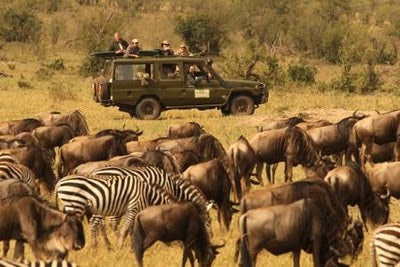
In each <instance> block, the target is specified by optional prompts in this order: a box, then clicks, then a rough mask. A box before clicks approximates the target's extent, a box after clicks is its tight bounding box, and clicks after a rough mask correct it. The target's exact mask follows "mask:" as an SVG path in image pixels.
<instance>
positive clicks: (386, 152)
mask: <svg viewBox="0 0 400 267" xmlns="http://www.w3.org/2000/svg"><path fill="white" fill-rule="evenodd" d="M395 144H396V143H395V142H390V143H386V144H383V145H378V144H375V143H373V144H372V151H371V160H372V162H373V163H381V162H386V161H392V160H393V150H394V146H395Z"/></svg>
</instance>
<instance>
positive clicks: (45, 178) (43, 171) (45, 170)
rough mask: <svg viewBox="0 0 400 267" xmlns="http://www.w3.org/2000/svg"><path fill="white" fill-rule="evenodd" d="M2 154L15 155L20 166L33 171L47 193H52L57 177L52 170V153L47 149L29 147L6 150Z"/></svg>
mask: <svg viewBox="0 0 400 267" xmlns="http://www.w3.org/2000/svg"><path fill="white" fill-rule="evenodd" d="M1 152H2V153H8V154H11V155H13V156H14V157H16V158H17V159H18V161H19V163H20V164H22V165H25V166H26V167H28V168H29V169H31V170H32V171H33V173H34V174H35V176H36V178H37V179H39V181H40V182H41V183H42V184H43V185H44V187H45V189H46V190H47V191H49V192H50V191H52V190H53V189H54V184H55V176H54V173H53V170H52V169H51V165H52V161H53V160H52V155H51V153H50V152H49V151H48V150H47V149H45V148H41V147H37V146H29V147H18V148H11V149H6V150H2V151H1Z"/></svg>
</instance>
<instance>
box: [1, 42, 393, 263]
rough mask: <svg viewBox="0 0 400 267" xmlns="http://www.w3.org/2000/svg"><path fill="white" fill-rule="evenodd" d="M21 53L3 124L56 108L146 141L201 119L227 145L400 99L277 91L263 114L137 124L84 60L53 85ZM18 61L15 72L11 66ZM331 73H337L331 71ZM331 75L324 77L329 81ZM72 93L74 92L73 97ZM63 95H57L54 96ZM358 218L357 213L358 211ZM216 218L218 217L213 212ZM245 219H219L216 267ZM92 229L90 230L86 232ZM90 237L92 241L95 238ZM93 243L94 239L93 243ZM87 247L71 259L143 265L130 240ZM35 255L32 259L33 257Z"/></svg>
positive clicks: (181, 116) (165, 117)
mask: <svg viewBox="0 0 400 267" xmlns="http://www.w3.org/2000/svg"><path fill="white" fill-rule="evenodd" d="M13 51H14V52H13V53H12V54H9V55H8V58H9V61H7V62H4V61H3V62H0V71H3V72H5V73H7V74H11V75H13V77H12V78H0V121H4V120H10V119H18V118H26V117H29V116H31V115H33V114H36V113H40V112H47V111H53V110H59V111H69V110H74V109H80V110H82V111H83V112H84V114H85V115H86V117H87V120H88V123H89V125H90V128H91V131H92V132H96V131H98V130H100V129H104V128H122V126H123V125H124V124H125V125H126V127H127V128H128V127H129V128H135V127H136V126H138V127H139V128H140V129H142V130H144V135H143V137H142V139H143V140H144V139H151V138H155V137H159V136H164V135H165V134H166V131H167V127H168V125H170V124H173V123H178V122H185V121H196V122H198V123H200V124H202V125H204V128H205V129H206V130H207V131H208V132H210V133H211V134H213V135H215V136H216V137H217V138H219V139H220V140H221V142H222V143H223V145H224V146H225V147H226V148H227V147H228V146H229V144H231V143H233V142H234V141H235V140H236V139H237V138H238V137H239V136H240V135H244V136H246V137H249V138H250V137H252V136H253V135H254V133H255V132H256V130H255V128H254V126H255V125H257V124H259V123H260V122H262V121H268V120H276V119H279V118H282V117H289V116H293V115H299V114H300V115H303V116H305V117H306V118H307V119H311V120H312V119H319V118H326V119H329V120H332V121H337V120H339V119H340V118H342V117H344V116H347V115H350V114H351V113H352V112H353V110H356V109H358V110H362V111H369V112H373V111H374V110H375V109H378V110H391V109H396V108H398V103H399V100H400V97H398V96H395V95H389V94H373V95H365V96H356V95H347V94H343V93H333V92H328V93H320V92H318V91H317V90H315V89H313V88H295V87H294V88H285V90H283V89H280V88H277V89H274V90H272V91H271V96H270V102H269V103H268V104H266V105H262V106H261V107H260V108H259V109H257V110H256V113H255V114H254V115H253V116H248V117H232V116H228V117H222V116H221V115H220V112H219V111H216V110H211V111H197V110H185V111H168V112H164V113H162V116H161V118H160V119H159V120H155V121H138V120H136V119H131V118H130V117H129V116H128V115H127V114H125V113H121V112H119V111H118V110H117V109H116V108H105V107H102V106H100V105H97V104H96V103H95V102H94V101H92V96H91V79H84V78H80V77H77V76H76V75H75V71H76V67H77V64H78V62H79V61H78V59H79V55H78V56H74V57H71V56H69V55H64V54H58V55H54V58H56V57H62V58H64V60H65V65H66V68H67V69H66V70H65V71H63V72H58V73H56V75H55V76H54V77H53V79H51V80H49V81H39V80H38V79H37V78H36V77H35V75H34V73H35V72H36V71H37V70H38V69H39V68H40V65H39V64H38V63H36V61H30V60H27V59H25V60H21V58H23V56H21V55H20V54H19V53H20V52H19V51H20V50H19V49H18V48H16V49H13ZM10 64H11V67H10V66H8V65H10ZM328 68H331V67H329V66H328ZM328 73H329V71H326V72H325V71H323V72H320V74H321V75H323V76H327V75H328ZM21 79H22V80H25V81H27V82H28V83H30V84H31V85H32V87H33V88H32V89H20V88H18V85H17V83H18V81H19V80H21ZM52 84H59V85H60V87H54V88H52V89H51V90H57V89H59V88H64V89H60V90H64V91H62V92H57V93H54V91H53V92H52V93H49V90H48V88H49V87H50V86H51V85H52ZM70 94H73V97H71V95H70ZM54 95H56V97H54ZM277 173H278V177H277V180H278V181H282V179H283V175H282V173H283V170H282V166H280V168H279V169H278V172H277ZM294 173H295V175H294V177H296V178H297V179H301V178H302V177H303V174H302V171H301V169H300V168H296V169H295V172H294ZM391 210H392V216H391V220H392V221H397V220H399V216H400V211H399V206H398V205H397V202H396V201H393V202H392V205H391ZM355 213H357V212H355ZM213 216H214V218H215V214H213ZM237 219H238V217H237V216H235V217H234V219H233V222H232V225H231V230H230V232H229V233H228V234H227V235H226V236H223V235H222V234H220V232H219V226H218V225H217V223H216V222H215V221H216V220H214V224H213V227H214V229H215V230H214V232H215V233H216V236H215V238H214V241H215V242H216V243H220V242H222V241H223V240H226V241H227V245H226V246H225V247H224V248H223V249H222V250H221V254H220V255H219V256H218V257H217V259H216V261H215V266H234V265H235V264H234V263H233V254H234V247H235V241H236V238H237V237H238V230H237ZM86 229H87V227H86ZM86 232H87V238H88V239H89V234H88V231H87V230H86ZM370 234H371V231H369V232H368V233H366V240H365V243H364V250H363V252H362V254H361V255H360V257H359V259H358V260H357V261H356V262H355V263H354V265H355V266H364V265H366V264H369V251H368V240H369V237H370ZM110 237H112V240H113V241H114V243H115V241H116V238H115V236H114V235H113V234H111V233H110ZM88 241H90V240H88ZM89 243H90V242H88V246H86V247H85V248H84V249H83V250H82V251H78V252H72V253H71V255H70V259H71V260H72V261H75V262H76V263H78V264H79V265H81V266H132V265H135V259H134V256H133V253H132V252H131V251H130V249H129V245H128V242H126V247H125V248H124V249H123V250H121V251H107V250H106V249H105V247H104V246H103V244H102V242H100V247H99V248H98V249H97V250H94V249H92V248H91V247H90V246H89ZM181 253H182V250H181V248H180V246H179V245H178V244H173V245H170V246H166V245H163V244H156V245H155V246H153V247H152V248H151V249H149V250H148V251H147V252H146V255H145V264H146V266H165V265H166V264H167V265H168V266H178V265H179V264H180V260H181ZM28 257H29V258H31V254H29V255H28ZM301 261H302V265H303V266H311V265H312V260H311V257H310V256H309V255H306V254H305V253H303V254H302V257H301ZM291 264H292V262H291V255H290V254H287V255H282V256H279V257H275V256H272V255H271V254H269V253H266V252H262V253H261V254H260V256H259V260H258V266H265V265H273V266H283V265H287V266H290V265H291Z"/></svg>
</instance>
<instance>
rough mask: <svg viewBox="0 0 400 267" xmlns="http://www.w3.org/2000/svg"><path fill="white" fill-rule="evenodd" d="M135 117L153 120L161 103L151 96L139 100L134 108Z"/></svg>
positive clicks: (158, 111)
mask: <svg viewBox="0 0 400 267" xmlns="http://www.w3.org/2000/svg"><path fill="white" fill-rule="evenodd" d="M135 111H136V112H135V113H136V117H137V118H138V119H140V120H154V119H157V118H158V116H160V113H161V104H160V102H158V100H156V99H154V98H152V97H146V98H143V99H142V100H140V102H139V103H138V104H137V105H136V109H135Z"/></svg>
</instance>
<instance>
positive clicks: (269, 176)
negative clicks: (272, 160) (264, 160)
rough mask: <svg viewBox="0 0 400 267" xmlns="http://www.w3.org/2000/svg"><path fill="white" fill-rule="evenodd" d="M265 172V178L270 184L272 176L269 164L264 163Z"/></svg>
mask: <svg viewBox="0 0 400 267" xmlns="http://www.w3.org/2000/svg"><path fill="white" fill-rule="evenodd" d="M265 173H266V174H267V179H268V182H269V183H270V184H271V183H273V182H272V178H271V165H269V164H265Z"/></svg>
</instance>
